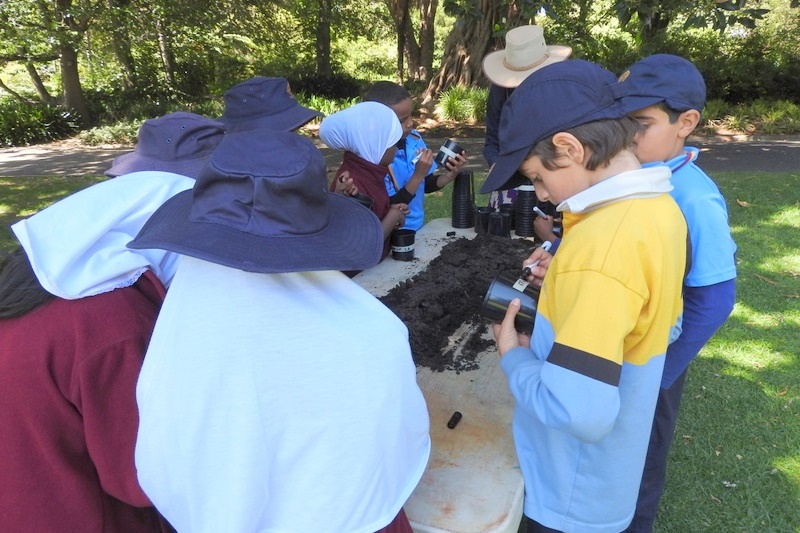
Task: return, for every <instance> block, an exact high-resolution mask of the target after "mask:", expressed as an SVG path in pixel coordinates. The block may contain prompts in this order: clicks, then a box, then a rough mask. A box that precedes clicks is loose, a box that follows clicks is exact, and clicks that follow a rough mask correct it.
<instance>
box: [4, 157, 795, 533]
mask: <svg viewBox="0 0 800 533" xmlns="http://www.w3.org/2000/svg"><path fill="white" fill-rule="evenodd" d="M102 179H103V178H99V177H98V178H77V179H76V178H2V177H0V223H1V224H0V225H1V226H2V233H0V248H2V249H10V248H12V247H13V246H14V241H13V240H12V236H11V232H10V231H9V230H8V225H9V224H10V223H12V222H14V221H15V220H17V219H19V218H20V217H24V216H27V215H30V214H31V213H33V212H35V211H36V210H38V209H41V208H43V207H45V206H47V205H48V204H50V203H52V202H53V201H55V200H57V199H58V198H61V197H63V196H65V195H67V194H69V193H70V192H72V191H75V190H78V189H81V188H83V187H86V186H88V185H90V184H91V183H94V182H96V181H100V180H102ZM481 179H482V176H479V175H476V183H475V188H476V189H478V188H479V187H480V181H481ZM715 179H716V181H717V183H718V184H719V186H720V189H721V190H722V192H723V194H724V195H725V196H726V198H727V200H728V211H729V214H730V223H731V228H732V231H733V236H734V239H735V240H736V243H737V245H738V247H739V252H738V269H739V277H738V289H737V303H736V307H735V309H734V311H733V315H732V316H731V317H730V319H729V320H728V322H727V323H726V324H725V325H724V326H723V327H722V329H721V330H720V331H719V332H718V333H717V335H716V336H715V337H714V338H713V339H712V340H711V342H710V343H709V344H708V345H707V346H706V347H705V349H704V350H703V351H702V353H701V354H700V357H699V359H698V360H697V361H696V362H695V363H694V364H693V365H692V367H691V370H690V372H689V378H688V380H687V383H686V390H685V393H684V400H683V408H682V411H681V416H680V419H679V423H678V430H677V434H676V436H675V442H674V444H673V447H672V451H671V458H670V467H669V475H668V480H667V489H666V494H665V496H664V498H663V500H662V511H661V514H660V517H659V520H658V522H657V524H656V528H655V532H656V533H701V532H708V533H723V532H724V533H798V532H800V174H778V173H734V172H731V173H717V174H716V175H715ZM450 190H451V188H450V187H448V188H446V189H444V190H443V191H441V192H439V193H435V194H432V195H429V196H428V198H427V213H426V214H427V218H428V219H432V218H441V217H449V216H450ZM486 201H487V200H486V197H485V196H482V195H477V196H476V202H477V203H478V204H479V205H485V204H486ZM521 259H522V258H520V261H521Z"/></svg>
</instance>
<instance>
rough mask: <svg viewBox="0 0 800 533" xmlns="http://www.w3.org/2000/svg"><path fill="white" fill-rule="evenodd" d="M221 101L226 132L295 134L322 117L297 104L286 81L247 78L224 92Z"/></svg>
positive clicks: (317, 112) (314, 110) (257, 77)
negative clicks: (269, 131) (270, 131)
mask: <svg viewBox="0 0 800 533" xmlns="http://www.w3.org/2000/svg"><path fill="white" fill-rule="evenodd" d="M223 100H224V101H225V111H224V113H223V114H222V116H221V117H220V118H219V121H220V122H222V123H223V124H225V129H226V130H227V131H228V132H229V133H232V132H234V131H247V130H252V129H255V128H269V129H273V130H279V131H294V130H296V129H298V128H300V127H302V126H303V125H304V124H306V123H308V122H310V121H312V120H313V119H315V118H317V117H321V116H322V113H320V112H319V111H317V110H316V109H309V108H307V107H304V106H302V105H300V104H299V103H298V102H297V100H296V99H295V97H294V95H293V94H292V89H291V87H290V86H289V82H288V81H287V80H286V78H268V77H264V76H256V77H254V78H250V79H249V80H246V81H243V82H241V83H238V84H236V85H234V86H233V87H231V88H230V89H228V90H227V91H225V94H224V95H223Z"/></svg>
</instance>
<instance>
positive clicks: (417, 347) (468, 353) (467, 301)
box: [380, 234, 535, 372]
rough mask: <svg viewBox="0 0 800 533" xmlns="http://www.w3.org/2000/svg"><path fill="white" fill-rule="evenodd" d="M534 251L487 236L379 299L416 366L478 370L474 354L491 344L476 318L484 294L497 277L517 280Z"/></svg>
mask: <svg viewBox="0 0 800 533" xmlns="http://www.w3.org/2000/svg"><path fill="white" fill-rule="evenodd" d="M534 245H535V244H534V241H533V240H529V239H510V238H506V237H498V236H493V235H487V234H479V235H476V236H475V238H473V239H467V238H466V237H462V238H459V239H456V240H454V241H453V242H450V243H448V244H446V245H445V246H444V247H443V248H442V251H441V253H440V254H439V256H438V257H437V258H435V259H434V260H433V261H431V262H430V263H429V264H428V266H427V268H426V269H425V270H424V271H422V272H420V273H419V274H417V275H416V276H414V277H413V278H411V279H410V280H407V281H404V282H402V283H400V284H399V285H398V286H397V287H395V288H393V289H392V290H391V291H389V293H387V294H386V295H385V296H383V297H382V298H381V299H380V300H381V301H382V302H383V303H384V304H385V305H386V306H387V307H389V308H390V309H391V310H392V311H394V313H395V314H396V315H397V316H398V317H400V319H401V320H402V321H403V322H404V323H405V324H406V326H407V327H408V331H409V337H410V342H411V351H412V354H413V357H414V362H415V363H416V364H417V366H420V367H427V368H430V369H431V370H434V371H437V372H441V371H443V370H455V371H456V372H462V371H467V370H475V369H477V368H478V362H477V361H476V358H477V356H478V354H479V353H481V352H483V351H485V350H486V349H487V348H489V347H490V346H492V345H493V344H494V341H493V340H491V339H492V337H491V333H490V330H489V324H488V323H487V322H486V321H485V320H484V319H483V318H481V316H480V309H481V306H482V304H483V298H484V295H485V294H486V290H487V289H488V288H489V284H490V283H491V281H492V280H493V279H494V277H495V276H496V275H498V274H501V273H505V274H511V275H517V274H519V272H520V271H521V268H522V267H521V265H522V261H523V260H524V259H525V258H526V257H528V255H530V253H531V251H532V250H533V248H534Z"/></svg>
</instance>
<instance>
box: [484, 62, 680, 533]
mask: <svg viewBox="0 0 800 533" xmlns="http://www.w3.org/2000/svg"><path fill="white" fill-rule="evenodd" d="M614 83H616V77H615V76H614V75H613V74H612V73H610V72H609V71H607V70H605V69H604V68H602V67H600V66H599V65H596V64H593V63H589V62H587V61H582V60H572V61H565V62H561V63H556V64H553V65H549V66H547V67H545V68H542V69H541V70H539V71H537V72H535V73H533V74H531V75H530V76H529V77H528V78H527V79H526V80H525V81H524V82H522V83H521V84H520V86H519V87H518V88H517V89H516V90H515V91H514V94H513V95H512V96H511V97H510V98H509V100H508V102H507V103H506V105H505V107H504V109H503V112H502V117H501V123H500V132H499V133H500V156H499V158H498V160H497V162H496V163H495V165H494V167H493V168H492V170H491V171H490V173H489V175H488V177H487V180H486V182H485V184H484V187H483V188H482V190H481V192H483V193H486V192H490V191H492V190H497V189H502V188H504V187H505V186H506V184H507V181H508V180H509V179H510V178H511V177H512V175H513V174H514V172H515V171H517V170H519V171H520V172H521V173H522V174H523V175H525V176H526V177H527V178H528V179H529V180H530V181H531V182H532V183H533V184H534V186H535V188H536V194H537V196H538V197H539V199H540V200H549V201H552V202H553V203H554V204H556V205H557V206H558V207H557V209H558V211H559V212H560V213H561V214H562V215H563V224H564V235H563V237H562V241H561V245H560V248H559V251H558V253H557V254H556V255H555V256H553V258H552V260H551V261H550V263H549V268H548V269H547V273H546V275H545V277H544V282H543V284H542V288H541V292H540V296H539V302H538V309H537V314H536V321H535V325H534V329H533V332H532V334H531V333H530V332H521V333H520V332H517V331H515V329H514V317H515V316H516V313H517V311H518V310H519V300H518V299H514V300H513V302H512V304H511V305H510V306H509V311H508V313H507V314H506V317H505V319H504V320H503V322H502V324H495V325H494V327H493V329H494V334H495V338H496V339H497V345H498V350H499V353H500V355H501V360H500V366H501V368H502V369H503V371H504V373H505V374H506V377H507V378H508V383H509V388H510V390H511V393H512V395H513V396H514V399H515V403H516V406H515V410H514V418H513V423H512V428H513V433H514V442H515V446H516V450H517V456H518V458H519V462H520V467H521V471H522V475H523V478H524V481H525V503H524V508H523V510H524V513H525V515H526V516H527V517H528V531H529V532H554V531H563V532H579V533H617V532H619V531H622V530H623V529H624V528H625V527H627V525H628V524H629V522H630V521H631V519H632V517H633V513H634V508H635V504H636V498H637V493H638V486H639V481H640V480H641V477H642V468H643V465H644V461H645V453H646V451H647V446H648V439H649V437H650V426H651V423H652V420H653V412H654V410H655V405H656V399H657V394H658V389H659V383H660V381H661V375H662V370H663V366H664V354H665V352H666V349H667V345H668V343H669V341H670V340H673V339H674V338H675V337H676V336H677V333H678V332H679V322H680V314H681V310H682V307H683V305H682V300H681V285H682V279H683V275H684V272H685V270H686V254H687V229H686V223H685V222H684V219H683V216H682V215H681V212H680V210H679V209H678V206H677V204H676V203H675V201H674V200H673V199H672V198H671V197H670V195H669V191H670V190H671V189H672V186H671V185H670V183H669V179H670V171H669V169H668V168H666V167H663V166H660V167H653V168H647V169H643V168H641V166H640V165H639V162H638V160H637V159H636V156H635V155H634V152H633V146H634V138H635V135H636V134H637V133H638V132H639V131H640V125H639V124H638V123H637V122H636V120H635V119H632V118H630V117H626V114H625V110H624V109H623V108H622V107H621V106H620V105H619V103H618V102H616V101H615V100H614V98H613V96H612V94H611V90H610V85H612V84H614Z"/></svg>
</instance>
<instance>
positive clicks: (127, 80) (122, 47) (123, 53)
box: [108, 0, 136, 89]
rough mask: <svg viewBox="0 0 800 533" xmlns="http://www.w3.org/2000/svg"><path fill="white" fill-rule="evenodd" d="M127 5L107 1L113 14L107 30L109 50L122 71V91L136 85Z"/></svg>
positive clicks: (124, 1) (125, 0) (121, 0)
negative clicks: (109, 36)
mask: <svg viewBox="0 0 800 533" xmlns="http://www.w3.org/2000/svg"><path fill="white" fill-rule="evenodd" d="M129 4H130V0H109V2H108V5H109V7H110V8H111V10H112V13H113V15H112V17H111V21H112V23H111V27H110V28H109V33H110V34H111V49H112V51H113V53H114V57H115V58H116V59H117V61H118V62H119V64H120V67H121V69H122V87H123V89H131V88H132V87H133V86H134V85H135V84H136V64H135V62H134V59H133V54H132V53H131V35H130V32H129V31H128V20H129V18H130V14H129V12H128V6H129Z"/></svg>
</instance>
